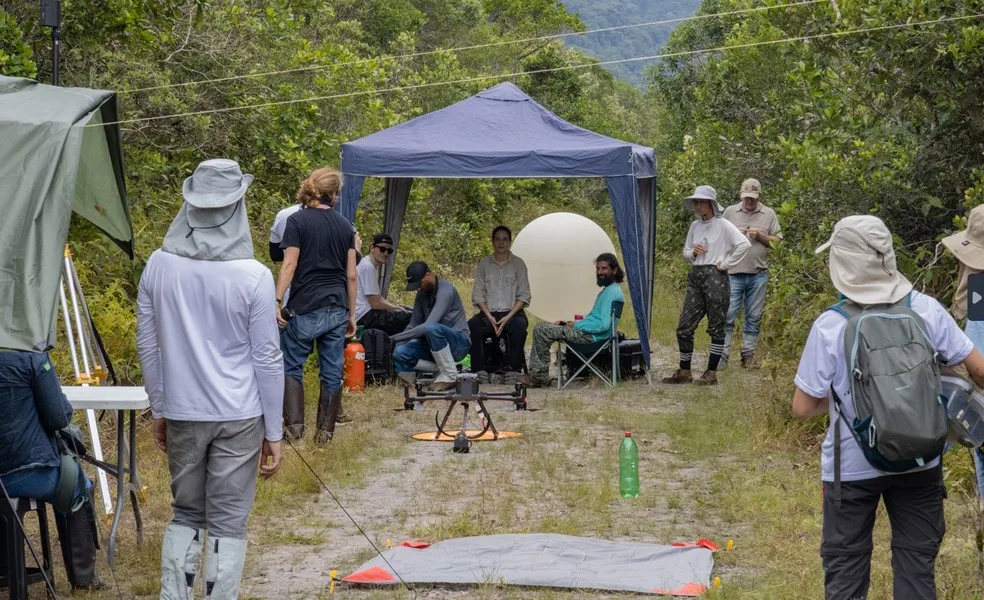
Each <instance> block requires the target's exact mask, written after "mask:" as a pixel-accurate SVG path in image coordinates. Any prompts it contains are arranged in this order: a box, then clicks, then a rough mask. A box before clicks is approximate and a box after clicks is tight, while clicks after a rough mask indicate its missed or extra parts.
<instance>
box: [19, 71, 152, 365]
mask: <svg viewBox="0 0 984 600" xmlns="http://www.w3.org/2000/svg"><path fill="white" fill-rule="evenodd" d="M117 120H118V118H117V109H116V94H115V93H114V92H109V91H105V90H90V89H84V88H61V87H54V86H50V85H43V84H40V83H38V82H36V81H33V80H31V79H21V78H13V77H2V76H0V214H2V216H0V307H2V309H0V348H6V349H11V350H35V351H41V350H47V349H50V348H51V347H52V346H53V345H54V329H55V327H54V325H55V319H56V313H57V310H58V296H59V293H58V286H59V285H60V283H59V281H60V277H61V266H62V263H63V258H64V256H65V254H64V250H65V242H66V240H67V239H68V226H69V222H70V220H71V217H72V212H73V211H74V212H76V213H78V214H79V215H80V216H82V217H84V218H85V219H87V220H89V221H91V222H92V223H93V224H94V225H95V226H96V227H98V228H99V229H100V230H102V231H103V232H104V233H105V234H106V235H107V236H109V237H110V238H111V239H112V240H113V241H114V242H116V244H117V245H119V246H120V248H122V249H123V251H124V252H126V253H127V254H128V255H129V256H130V257H131V258H132V257H133V228H132V226H131V224H130V211H129V208H128V206H127V202H126V187H125V183H124V177H123V149H122V140H121V137H120V129H119V126H118V125H103V126H100V124H101V123H110V122H115V121H117Z"/></svg>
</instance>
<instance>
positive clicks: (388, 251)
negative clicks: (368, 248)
mask: <svg viewBox="0 0 984 600" xmlns="http://www.w3.org/2000/svg"><path fill="white" fill-rule="evenodd" d="M376 247H377V248H379V249H380V251H382V252H383V253H385V254H393V252H394V250H393V247H392V246H379V245H377V246H376Z"/></svg>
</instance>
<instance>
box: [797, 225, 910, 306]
mask: <svg viewBox="0 0 984 600" xmlns="http://www.w3.org/2000/svg"><path fill="white" fill-rule="evenodd" d="M825 251H827V252H829V253H830V280H831V281H832V282H833V284H834V287H835V288H836V289H837V291H838V292H840V293H841V294H843V295H844V297H845V298H847V299H848V300H851V301H852V302H855V303H857V304H862V305H873V304H893V303H895V302H898V301H899V300H901V299H902V298H905V297H906V295H907V294H909V292H911V291H912V283H910V282H909V280H908V279H906V278H905V276H903V275H902V274H901V273H899V270H898V266H897V265H896V261H895V249H894V248H893V247H892V234H891V232H890V231H889V230H888V227H886V226H885V223H884V222H882V220H881V219H879V218H878V217H875V216H872V215H854V216H850V217H844V218H843V219H841V220H840V221H838V222H837V224H836V225H834V232H833V233H832V234H831V235H830V239H829V240H827V241H826V242H825V243H823V244H821V245H820V246H819V247H818V248H817V249H816V251H815V252H816V253H817V254H820V253H821V252H825Z"/></svg>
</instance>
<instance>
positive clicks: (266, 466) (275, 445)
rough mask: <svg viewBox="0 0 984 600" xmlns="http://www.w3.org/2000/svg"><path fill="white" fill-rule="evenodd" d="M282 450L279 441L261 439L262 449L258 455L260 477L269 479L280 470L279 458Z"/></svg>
mask: <svg viewBox="0 0 984 600" xmlns="http://www.w3.org/2000/svg"><path fill="white" fill-rule="evenodd" d="M282 456H283V451H282V450H281V448H280V442H268V441H266V440H263V450H262V453H261V455H260V477H262V478H263V479H269V478H270V477H272V476H273V475H274V473H276V472H277V471H279V470H280V459H281V457H282Z"/></svg>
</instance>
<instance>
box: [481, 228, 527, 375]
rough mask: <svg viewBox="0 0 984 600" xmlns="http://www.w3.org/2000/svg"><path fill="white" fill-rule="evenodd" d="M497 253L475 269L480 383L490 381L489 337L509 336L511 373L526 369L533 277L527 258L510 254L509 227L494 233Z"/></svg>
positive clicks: (494, 230) (510, 235)
mask: <svg viewBox="0 0 984 600" xmlns="http://www.w3.org/2000/svg"><path fill="white" fill-rule="evenodd" d="M492 245H493V247H494V248H495V253H494V254H492V255H491V256H487V257H485V258H483V259H482V262H480V263H478V268H477V269H476V270H475V285H474V287H473V288H472V304H474V305H475V307H476V308H478V314H476V315H475V316H474V317H472V318H471V319H469V320H468V329H470V330H471V368H472V371H474V372H475V373H476V374H477V375H478V379H479V381H481V382H483V383H486V382H488V378H489V374H488V373H487V372H486V370H485V351H484V345H485V338H486V337H488V336H490V335H491V336H492V337H493V338H495V340H496V342H498V340H499V338H500V337H501V336H502V335H503V334H508V335H509V337H508V339H509V371H511V372H514V373H519V372H520V371H521V370H522V369H523V362H524V360H523V359H524V358H525V356H524V355H523V348H524V347H525V346H526V328H527V327H528V326H529V322H528V321H527V320H526V313H525V312H523V309H524V308H526V307H527V306H529V304H530V298H531V294H530V278H529V274H528V273H527V271H526V263H525V262H523V259H521V258H519V257H518V256H515V255H514V254H513V253H512V252H510V251H509V247H510V246H511V245H512V231H510V230H509V228H508V227H506V226H505V225H499V226H498V227H496V228H495V229H493V230H492Z"/></svg>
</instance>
